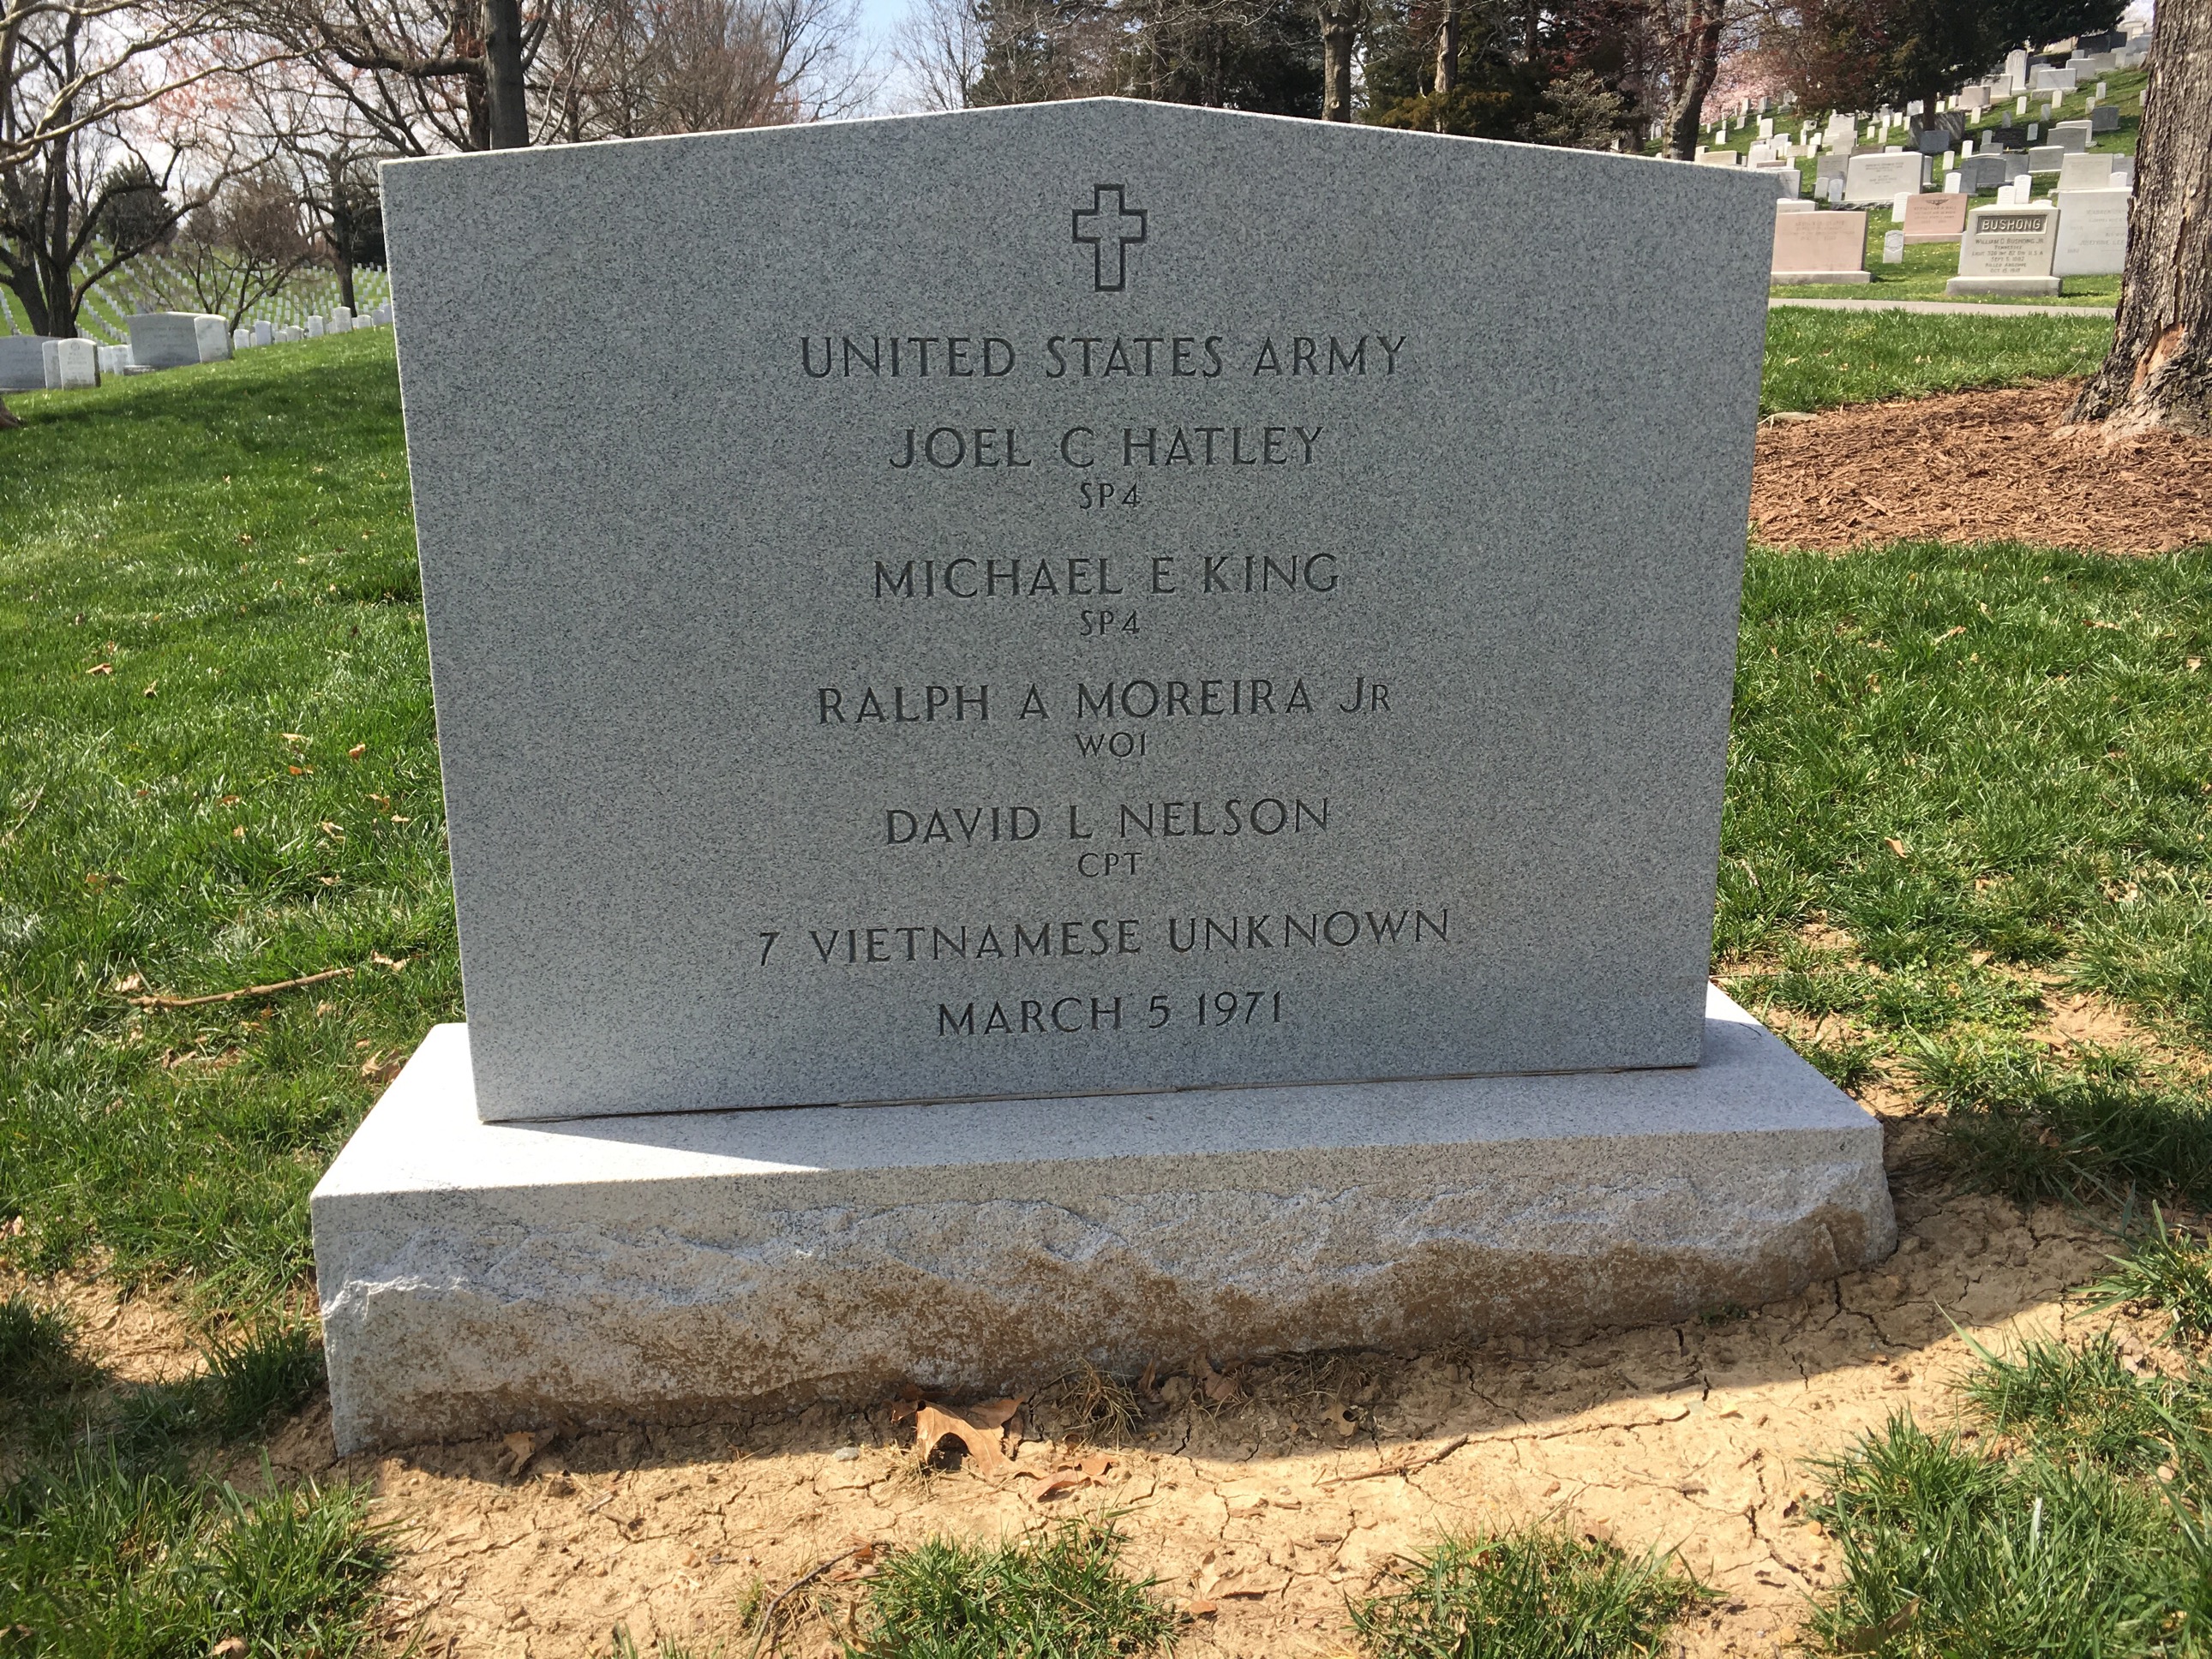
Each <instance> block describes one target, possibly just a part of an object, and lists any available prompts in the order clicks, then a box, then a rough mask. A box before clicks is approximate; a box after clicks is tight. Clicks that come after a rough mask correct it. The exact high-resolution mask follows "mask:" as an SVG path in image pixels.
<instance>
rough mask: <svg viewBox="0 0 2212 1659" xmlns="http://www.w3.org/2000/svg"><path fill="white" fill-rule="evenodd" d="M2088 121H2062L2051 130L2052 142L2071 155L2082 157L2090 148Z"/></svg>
mask: <svg viewBox="0 0 2212 1659" xmlns="http://www.w3.org/2000/svg"><path fill="white" fill-rule="evenodd" d="M2089 128H2090V123H2088V122H2087V121H2061V122H2059V123H2057V125H2054V126H2053V127H2052V128H2051V143H2054V144H2057V146H2058V148H2059V149H2063V150H2064V151H2065V152H2066V153H2067V154H2068V155H2081V154H2082V153H2084V152H2085V151H2087V149H2088V148H2089V136H2090V135H2089Z"/></svg>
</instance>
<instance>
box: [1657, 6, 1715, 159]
mask: <svg viewBox="0 0 2212 1659" xmlns="http://www.w3.org/2000/svg"><path fill="white" fill-rule="evenodd" d="M1725 27H1728V0H1690V7H1687V11H1686V13H1683V20H1681V33H1679V35H1677V38H1674V40H1672V42H1670V46H1672V51H1670V53H1668V58H1670V60H1672V62H1670V69H1672V73H1674V97H1672V101H1670V104H1668V112H1666V155H1672V157H1674V159H1677V161H1692V159H1697V135H1699V128H1701V126H1704V119H1705V93H1710V91H1712V82H1714V80H1717V77H1719V76H1721V28H1725Z"/></svg>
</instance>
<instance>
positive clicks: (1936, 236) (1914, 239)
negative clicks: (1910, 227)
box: [1905, 230, 1959, 247]
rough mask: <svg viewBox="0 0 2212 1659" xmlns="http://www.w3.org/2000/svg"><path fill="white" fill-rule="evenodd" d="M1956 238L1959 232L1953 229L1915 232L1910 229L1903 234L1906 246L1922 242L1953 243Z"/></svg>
mask: <svg viewBox="0 0 2212 1659" xmlns="http://www.w3.org/2000/svg"><path fill="white" fill-rule="evenodd" d="M1958 240H1959V233H1958V232H1957V231H1955V230H1950V231H1944V230H1927V231H1921V232H1918V233H1917V234H1916V233H1914V232H1912V231H1907V232H1905V246H1907V247H1918V246H1920V245H1921V244H1922V243H1923V242H1954V243H1955V242H1956V241H1958Z"/></svg>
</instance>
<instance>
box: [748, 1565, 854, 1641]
mask: <svg viewBox="0 0 2212 1659" xmlns="http://www.w3.org/2000/svg"><path fill="white" fill-rule="evenodd" d="M867 1547H868V1546H867V1545H866V1544H855V1545H854V1546H853V1547H852V1548H850V1549H848V1550H844V1551H841V1552H840V1553H837V1554H836V1555H833V1556H831V1557H830V1558H829V1559H828V1560H826V1561H817V1562H816V1563H815V1564H814V1565H812V1566H811V1567H809V1568H808V1569H807V1570H806V1571H805V1572H802V1573H800V1574H799V1577H796V1578H794V1579H793V1580H792V1581H791V1582H790V1583H788V1584H786V1585H785V1586H784V1587H783V1588H782V1589H780V1590H778V1591H777V1592H776V1593H775V1595H772V1596H770V1597H769V1602H768V1605H767V1606H766V1607H763V1608H762V1609H761V1616H760V1621H761V1626H760V1634H759V1635H758V1636H756V1637H755V1638H753V1651H752V1659H760V1656H761V1650H762V1649H763V1647H765V1646H766V1645H767V1644H768V1642H769V1638H770V1637H772V1636H773V1635H774V1634H775V1613H776V1609H777V1608H778V1607H781V1606H782V1605H783V1601H784V1598H785V1597H786V1596H787V1595H791V1594H792V1593H793V1591H794V1590H799V1589H805V1587H806V1586H807V1585H809V1584H811V1583H813V1582H814V1581H815V1580H816V1579H817V1578H819V1577H821V1576H822V1575H823V1573H825V1572H827V1571H829V1569H830V1568H832V1567H834V1566H836V1565H837V1564H838V1563H839V1562H840V1561H843V1560H846V1559H848V1558H850V1557H852V1556H855V1555H858V1554H859V1553H860V1552H861V1551H862V1550H864V1549H866V1548H867Z"/></svg>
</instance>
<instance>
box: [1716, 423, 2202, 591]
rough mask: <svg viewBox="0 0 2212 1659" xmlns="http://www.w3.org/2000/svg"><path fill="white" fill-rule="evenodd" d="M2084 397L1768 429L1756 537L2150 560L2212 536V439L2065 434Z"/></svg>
mask: <svg viewBox="0 0 2212 1659" xmlns="http://www.w3.org/2000/svg"><path fill="white" fill-rule="evenodd" d="M2079 390H2080V386H2079V383H2078V382H2075V381H2072V380H2048V381H2045V382H2043V383H2041V384H2040V385H2036V386H2015V387H2011V388H2008V389H2006V390H2003V391H1998V392H1947V393H1945V394H1943V395H1942V396H1939V397H1933V398H1911V399H1909V400H1905V401H1903V402H1899V403H1888V404H1855V405H1852V406H1851V407H1849V408H1844V409H1838V410H1830V411H1829V412H1828V413H1826V414H1825V415H1820V416H1815V417H1814V418H1813V419H1811V420H1809V421H1799V422H1794V423H1792V424H1790V425H1777V426H1767V427H1762V428H1760V430H1759V446H1758V450H1757V459H1756V461H1755V463H1754V466H1753V474H1752V488H1751V522H1752V529H1753V533H1754V534H1755V535H1756V536H1757V537H1758V538H1759V539H1760V540H1761V541H1764V542H1766V543H1768V544H1771V545H1774V546H1778V547H1805V548H1822V549H1844V548H1850V547H1860V546H1865V545H1867V544H1873V543H1881V542H1893V541H1913V540H1929V541H1946V542H1995V541H2021V542H2032V543H2034V544H2038V545H2040V546H2045V547H2072V548H2081V549H2086V550H2094V551H2099V552H2105V553H2135V554H2142V553H2165V552H2169V551H2171V550H2173V549H2175V548H2177V547H2186V546H2188V545H2190V544H2192V543H2197V542H2212V440H2208V439H2204V438H2193V437H2187V436H2185V435H2181V434H2179V433H2174V432H2165V431H2153V432H2149V433H2142V434H2136V435H2131V436H2129V437H2125V438H2119V439H2113V440H2107V439H2106V437H2105V436H2104V435H2102V434H2101V433H2100V432H2099V431H2098V430H2097V429H2096V428H2078V429H2074V430H2062V429H2061V427H2060V422H2061V421H2062V420H2063V418H2064V416H2065V413H2066V410H2067V407H2068V405H2069V404H2071V403H2072V402H2073V400H2074V396H2075V392H2077V391H2079Z"/></svg>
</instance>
